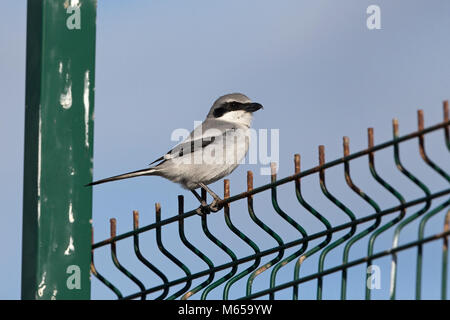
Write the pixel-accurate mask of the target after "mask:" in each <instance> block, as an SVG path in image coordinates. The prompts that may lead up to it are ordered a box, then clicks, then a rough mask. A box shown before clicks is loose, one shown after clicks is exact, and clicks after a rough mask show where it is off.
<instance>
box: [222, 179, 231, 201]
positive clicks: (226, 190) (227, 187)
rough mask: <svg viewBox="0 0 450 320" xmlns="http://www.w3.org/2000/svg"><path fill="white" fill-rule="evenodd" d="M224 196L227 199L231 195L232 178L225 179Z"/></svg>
mask: <svg viewBox="0 0 450 320" xmlns="http://www.w3.org/2000/svg"><path fill="white" fill-rule="evenodd" d="M223 197H224V199H227V198H229V197H230V180H229V179H224V180H223Z"/></svg>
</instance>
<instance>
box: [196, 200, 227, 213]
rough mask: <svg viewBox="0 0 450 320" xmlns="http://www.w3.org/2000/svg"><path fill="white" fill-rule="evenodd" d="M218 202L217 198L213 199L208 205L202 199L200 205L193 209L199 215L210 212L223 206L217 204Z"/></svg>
mask: <svg viewBox="0 0 450 320" xmlns="http://www.w3.org/2000/svg"><path fill="white" fill-rule="evenodd" d="M218 202H219V200H213V202H211V204H210V205H208V204H207V203H206V202H205V201H202V203H201V205H200V207H198V208H197V209H196V210H195V211H196V213H197V214H198V215H199V216H203V215H205V214H210V213H211V212H217V211H219V210H220V209H222V207H223V206H221V205H218Z"/></svg>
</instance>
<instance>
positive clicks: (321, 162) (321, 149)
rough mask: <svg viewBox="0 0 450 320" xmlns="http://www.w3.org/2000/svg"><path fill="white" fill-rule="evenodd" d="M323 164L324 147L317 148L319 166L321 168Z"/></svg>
mask: <svg viewBox="0 0 450 320" xmlns="http://www.w3.org/2000/svg"><path fill="white" fill-rule="evenodd" d="M324 164H325V146H324V145H320V146H319V165H320V166H322V165H324Z"/></svg>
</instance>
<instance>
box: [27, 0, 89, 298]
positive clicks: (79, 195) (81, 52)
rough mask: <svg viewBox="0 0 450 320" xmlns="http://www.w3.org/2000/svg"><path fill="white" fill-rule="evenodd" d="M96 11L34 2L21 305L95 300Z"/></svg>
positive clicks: (85, 3) (76, 4)
mask: <svg viewBox="0 0 450 320" xmlns="http://www.w3.org/2000/svg"><path fill="white" fill-rule="evenodd" d="M96 10H97V1H96V0H76V1H75V0H28V11H27V12H28V13H27V14H28V16H27V65H26V100H25V110H26V111H25V158H24V194H23V244H22V245H23V248H22V299H89V298H90V274H89V270H90V269H89V267H90V255H91V217H92V189H91V188H86V187H84V185H85V184H87V183H89V182H91V181H92V156H93V125H94V123H93V112H94V108H93V107H94V83H95V79H94V76H95V69H94V68H95V31H96V22H95V20H96ZM68 25H69V26H70V28H69V27H68ZM68 284H70V285H68Z"/></svg>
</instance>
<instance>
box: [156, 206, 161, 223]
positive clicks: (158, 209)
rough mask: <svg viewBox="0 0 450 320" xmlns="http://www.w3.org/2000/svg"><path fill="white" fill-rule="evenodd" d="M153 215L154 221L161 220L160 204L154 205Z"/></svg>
mask: <svg viewBox="0 0 450 320" xmlns="http://www.w3.org/2000/svg"><path fill="white" fill-rule="evenodd" d="M155 214H156V220H159V219H160V218H161V204H160V203H159V202H156V203H155Z"/></svg>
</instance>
